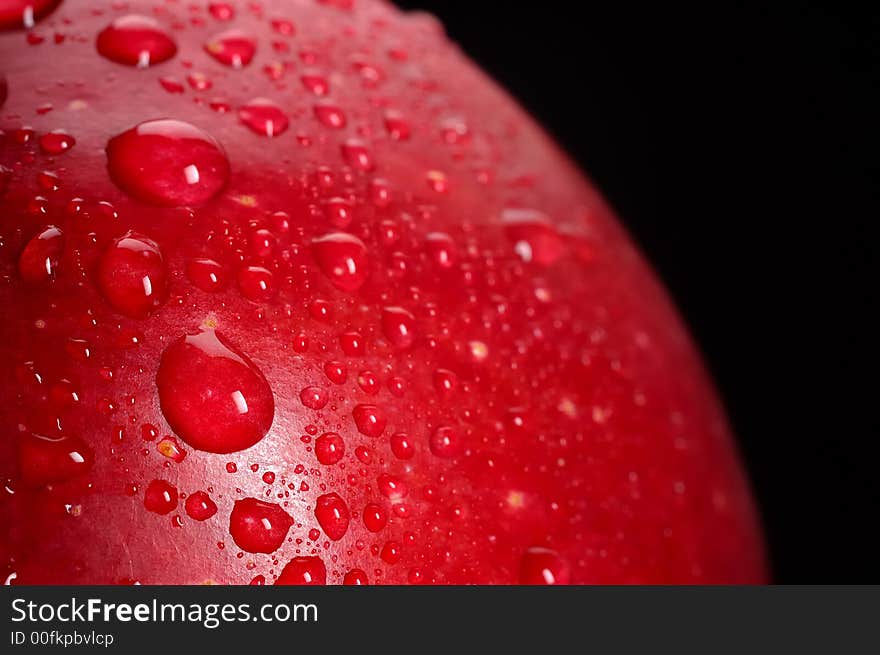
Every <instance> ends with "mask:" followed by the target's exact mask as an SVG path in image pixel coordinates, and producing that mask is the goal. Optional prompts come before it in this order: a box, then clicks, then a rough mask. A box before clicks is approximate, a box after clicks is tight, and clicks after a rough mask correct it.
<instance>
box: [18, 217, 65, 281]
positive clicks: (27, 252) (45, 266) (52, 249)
mask: <svg viewBox="0 0 880 655" xmlns="http://www.w3.org/2000/svg"><path fill="white" fill-rule="evenodd" d="M63 248H64V234H63V233H62V232H61V230H60V229H59V228H57V227H55V226H54V225H50V226H48V227H45V228H43V229H42V230H41V231H40V233H39V234H37V235H36V236H34V237H33V238H32V239H31V240H30V241H28V243H27V245H26V246H25V247H24V250H22V251H21V255H20V256H19V258H18V272H19V275H21V278H22V279H23V280H24V281H25V282H30V283H32V284H37V283H40V282H46V281H47V280H51V279H52V278H54V277H55V272H56V270H57V269H58V260H59V259H60V257H61V251H62V249H63Z"/></svg>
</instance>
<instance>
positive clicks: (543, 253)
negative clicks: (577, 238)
mask: <svg viewBox="0 0 880 655" xmlns="http://www.w3.org/2000/svg"><path fill="white" fill-rule="evenodd" d="M501 222H502V223H503V224H504V230H505V233H506V234H507V238H508V239H510V241H511V242H513V244H514V245H513V249H514V251H515V252H516V254H517V255H519V256H520V258H521V259H522V260H523V261H525V262H535V263H536V264H539V265H541V266H549V265H550V264H552V263H553V262H555V261H556V260H557V259H559V257H560V256H561V255H562V252H563V249H564V248H565V244H564V242H563V240H562V237H561V236H560V235H559V232H557V231H556V228H555V227H553V225H552V224H551V223H550V221H549V219H548V218H547V217H546V216H545V215H544V214H542V213H541V212H539V211H536V210H534V209H505V210H504V211H503V212H502V213H501Z"/></svg>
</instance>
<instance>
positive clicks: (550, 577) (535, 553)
mask: <svg viewBox="0 0 880 655" xmlns="http://www.w3.org/2000/svg"><path fill="white" fill-rule="evenodd" d="M570 578H571V575H570V572H569V568H568V564H567V563H566V562H565V560H563V559H562V557H560V556H559V553H557V552H556V551H553V550H550V549H549V548H539V547H534V548H529V549H528V550H526V552H525V554H523V556H522V559H521V560H520V565H519V583H520V584H524V585H559V584H562V585H565V584H569V581H570Z"/></svg>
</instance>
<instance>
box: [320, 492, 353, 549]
mask: <svg viewBox="0 0 880 655" xmlns="http://www.w3.org/2000/svg"><path fill="white" fill-rule="evenodd" d="M315 518H316V519H318V525H320V526H321V529H322V530H323V531H324V534H326V535H327V536H328V537H330V539H332V540H333V541H339V540H340V539H342V537H344V536H345V533H346V532H348V523H349V520H350V518H351V517H350V515H349V512H348V505H346V504H345V501H344V500H342V498H341V497H340V496H339V494H335V493H330V494H324V495H323V496H318V499H317V500H316V501H315Z"/></svg>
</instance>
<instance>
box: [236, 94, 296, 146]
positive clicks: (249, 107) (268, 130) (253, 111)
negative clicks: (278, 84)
mask: <svg viewBox="0 0 880 655" xmlns="http://www.w3.org/2000/svg"><path fill="white" fill-rule="evenodd" d="M238 118H239V120H240V121H241V122H242V123H244V124H245V125H247V126H248V127H249V128H250V129H251V130H252V131H254V132H256V133H257V134H259V135H261V136H268V137H275V136H278V135H280V134H283V133H284V132H286V131H287V128H288V127H289V126H290V120H289V119H288V118H287V114H285V113H284V111H283V110H282V109H281V107H279V106H278V105H276V104H275V103H274V102H272V101H271V100H269V99H268V98H254V99H253V100H251V101H250V102H248V103H247V104H246V105H242V106H241V107H239V109H238Z"/></svg>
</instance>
